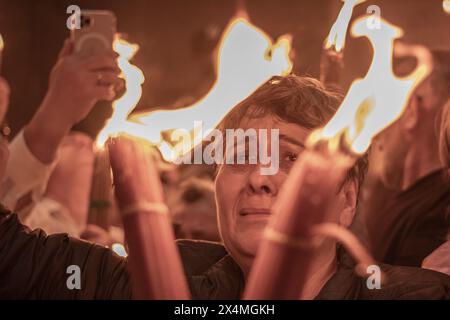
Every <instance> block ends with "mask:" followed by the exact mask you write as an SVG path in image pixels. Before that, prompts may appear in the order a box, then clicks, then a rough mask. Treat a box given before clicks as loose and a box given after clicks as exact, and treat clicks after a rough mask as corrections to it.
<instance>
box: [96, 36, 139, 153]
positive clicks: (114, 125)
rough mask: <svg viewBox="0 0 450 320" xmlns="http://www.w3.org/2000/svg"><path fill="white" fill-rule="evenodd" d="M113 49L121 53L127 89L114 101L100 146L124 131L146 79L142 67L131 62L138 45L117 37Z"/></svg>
mask: <svg viewBox="0 0 450 320" xmlns="http://www.w3.org/2000/svg"><path fill="white" fill-rule="evenodd" d="M113 49H114V51H115V52H116V53H117V54H119V57H118V59H117V63H118V66H119V68H120V70H121V71H122V73H121V76H122V77H123V78H124V80H125V89H126V90H125V93H124V95H123V96H122V97H120V98H119V99H117V100H116V101H114V102H113V105H112V107H113V114H112V116H111V118H110V119H109V120H108V122H107V123H106V125H105V127H104V128H103V129H102V130H101V131H100V133H99V135H98V137H97V140H96V144H97V147H99V148H101V147H102V146H103V145H104V143H105V142H106V140H107V139H108V137H109V136H111V135H114V134H116V133H118V132H122V131H123V127H124V125H125V124H126V119H127V118H128V116H129V115H130V113H131V111H133V109H134V108H135V107H136V105H137V103H138V102H139V100H140V98H141V95H142V87H141V86H142V83H143V82H144V79H145V78H144V74H143V73H142V71H141V69H139V68H138V67H136V66H134V65H132V64H131V63H130V60H131V58H133V56H134V55H135V53H136V52H137V51H138V50H139V46H138V45H136V44H131V43H128V42H127V41H125V40H123V39H120V38H116V39H115V40H114V43H113Z"/></svg>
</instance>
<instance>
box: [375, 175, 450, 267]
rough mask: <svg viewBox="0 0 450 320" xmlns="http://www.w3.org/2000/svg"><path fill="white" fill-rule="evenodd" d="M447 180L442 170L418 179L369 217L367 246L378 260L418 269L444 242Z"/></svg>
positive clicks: (449, 198) (449, 193)
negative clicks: (382, 208)
mask: <svg viewBox="0 0 450 320" xmlns="http://www.w3.org/2000/svg"><path fill="white" fill-rule="evenodd" d="M449 210H450V181H449V180H448V179H447V177H446V172H444V171H443V170H439V171H435V172H433V173H431V174H430V175H428V176H426V177H424V178H422V179H420V180H419V181H417V182H416V183H415V184H414V185H412V186H411V187H410V188H409V189H407V190H405V191H404V192H402V193H400V194H399V195H398V196H397V197H396V198H394V199H393V201H392V202H390V203H389V204H388V205H387V206H386V208H385V209H384V210H382V211H381V212H379V213H378V214H377V215H374V216H373V217H368V220H367V228H368V233H369V246H370V247H371V249H372V250H373V254H374V256H375V258H376V259H377V260H379V261H382V262H385V263H389V264H394V265H403V266H415V267H420V266H421V265H422V261H423V259H425V258H426V257H427V256H428V255H429V254H430V253H431V252H433V251H434V250H435V249H436V248H438V247H439V246H440V245H442V244H443V243H444V242H445V241H446V236H447V233H448V232H449V229H450V220H449V215H450V212H449Z"/></svg>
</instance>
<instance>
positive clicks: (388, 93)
mask: <svg viewBox="0 0 450 320" xmlns="http://www.w3.org/2000/svg"><path fill="white" fill-rule="evenodd" d="M367 19H369V17H368V16H365V17H362V18H359V19H357V20H356V21H355V22H354V24H353V26H352V36H354V37H367V38H368V39H369V41H370V43H371V45H372V47H373V51H374V54H373V58H372V64H371V66H370V68H369V70H368V72H367V74H366V76H365V77H364V78H363V79H357V80H356V81H355V82H354V83H353V84H352V85H351V87H350V89H349V91H348V93H347V96H346V97H345V99H344V101H343V102H342V104H341V106H340V108H339V110H338V111H337V113H336V115H335V116H334V117H333V118H332V119H331V121H330V122H329V123H328V124H327V125H326V126H325V128H323V129H322V130H319V131H316V132H314V133H313V135H312V136H311V140H310V142H312V143H314V142H315V141H318V140H320V139H324V138H325V139H329V140H330V146H331V147H334V148H336V147H337V146H338V145H339V141H340V139H341V137H342V136H343V137H344V139H345V141H346V142H347V143H348V145H349V146H350V147H351V149H352V150H353V151H354V152H356V153H363V152H365V151H366V150H367V149H368V147H369V146H370V143H371V140H372V138H373V137H374V136H375V135H376V134H378V133H379V132H381V131H382V130H383V129H384V128H386V127H387V126H389V125H390V124H391V123H392V122H394V121H395V120H397V119H398V118H399V117H400V116H401V114H402V113H403V111H404V109H405V107H406V106H407V104H408V100H409V97H410V95H411V94H412V92H413V91H414V90H415V88H416V87H417V86H418V85H419V83H420V82H422V81H423V80H424V79H425V78H426V77H427V76H428V75H429V74H430V72H431V70H432V57H431V54H430V52H429V51H428V50H427V49H426V48H424V47H420V46H409V45H405V44H402V43H396V44H395V52H394V40H395V39H398V38H400V37H402V35H403V31H402V30H401V29H399V28H397V27H395V26H393V25H391V24H389V23H388V22H386V21H384V20H382V19H381V28H380V29H377V28H372V29H371V28H368V24H367ZM394 53H395V55H396V56H399V57H400V56H413V57H416V58H417V66H416V68H415V70H414V71H413V72H411V73H410V74H409V75H408V76H405V77H402V78H399V77H397V76H396V75H395V74H394V72H393V57H394Z"/></svg>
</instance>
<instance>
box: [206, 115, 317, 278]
mask: <svg viewBox="0 0 450 320" xmlns="http://www.w3.org/2000/svg"><path fill="white" fill-rule="evenodd" d="M240 127H241V128H242V129H244V130H246V129H250V128H253V129H256V130H258V129H267V130H268V131H270V129H279V159H280V160H279V161H280V163H279V170H278V172H277V173H276V174H274V175H261V173H260V168H261V165H259V164H256V165H249V164H246V165H243V164H234V165H233V164H224V165H221V166H220V167H219V169H218V174H217V177H216V181H215V192H216V203H217V210H218V220H219V228H220V233H221V236H222V239H223V241H224V244H225V246H226V248H227V250H228V252H229V253H230V254H231V255H232V256H233V258H234V259H235V260H236V261H237V263H238V264H239V265H240V266H241V267H242V268H243V269H244V270H246V269H248V268H249V267H250V265H251V262H252V261H253V258H254V256H255V253H256V250H257V247H258V244H259V243H260V242H261V237H262V232H263V230H264V228H265V226H266V224H267V221H268V219H269V215H270V209H271V208H272V206H273V204H274V202H275V200H276V198H277V196H278V192H279V191H280V188H281V186H282V185H283V183H284V181H285V180H286V177H287V175H288V173H289V171H290V169H291V168H292V166H293V164H294V162H295V160H296V159H297V157H298V155H299V154H300V153H301V152H302V151H303V150H304V143H305V141H306V139H307V137H308V134H309V133H310V131H309V130H306V129H304V128H302V127H300V126H298V125H296V124H292V123H283V122H280V121H278V120H276V119H274V118H273V117H271V116H266V117H264V118H258V119H251V120H249V121H248V122H246V123H245V124H242V125H241V126H240ZM268 136H269V138H268V141H267V143H268V146H267V149H268V150H271V149H270V143H271V141H270V134H269V135H268Z"/></svg>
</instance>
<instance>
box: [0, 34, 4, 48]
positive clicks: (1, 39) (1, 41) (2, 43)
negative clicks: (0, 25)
mask: <svg viewBox="0 0 450 320" xmlns="http://www.w3.org/2000/svg"><path fill="white" fill-rule="evenodd" d="M4 47H5V43H4V42H3V37H2V35H1V34H0V51H3V48H4Z"/></svg>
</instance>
